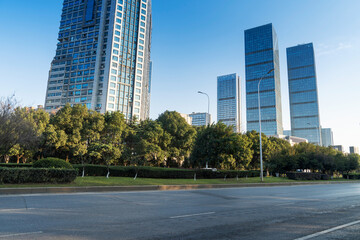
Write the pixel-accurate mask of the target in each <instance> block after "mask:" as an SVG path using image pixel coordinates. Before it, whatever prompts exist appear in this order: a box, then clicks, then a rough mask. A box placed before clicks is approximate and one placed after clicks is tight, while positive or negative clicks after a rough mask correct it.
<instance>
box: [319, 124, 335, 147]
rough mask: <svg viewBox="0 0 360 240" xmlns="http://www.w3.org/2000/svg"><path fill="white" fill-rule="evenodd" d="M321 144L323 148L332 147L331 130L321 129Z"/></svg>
mask: <svg viewBox="0 0 360 240" xmlns="http://www.w3.org/2000/svg"><path fill="white" fill-rule="evenodd" d="M321 142H322V145H323V146H324V147H329V146H333V145H334V136H333V131H332V130H331V128H321Z"/></svg>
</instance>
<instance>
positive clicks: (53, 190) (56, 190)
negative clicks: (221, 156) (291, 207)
mask: <svg viewBox="0 0 360 240" xmlns="http://www.w3.org/2000/svg"><path fill="white" fill-rule="evenodd" d="M349 183H350V184H351V183H360V181H346V182H341V181H339V182H331V181H322V182H285V183H239V184H186V185H140V186H87V187H30V188H0V195H6V194H41V193H54V194H55V193H58V194H59V193H86V192H88V193H90V192H133V191H175V190H196V189H212V188H242V187H274V186H297V185H321V184H349Z"/></svg>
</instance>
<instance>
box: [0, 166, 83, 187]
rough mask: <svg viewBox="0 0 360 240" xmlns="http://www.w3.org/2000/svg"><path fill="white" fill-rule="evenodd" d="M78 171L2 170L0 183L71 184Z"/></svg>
mask: <svg viewBox="0 0 360 240" xmlns="http://www.w3.org/2000/svg"><path fill="white" fill-rule="evenodd" d="M76 176H77V170H75V169H56V168H0V183H2V184H4V183H7V184H21V183H70V182H72V181H74V180H75V178H76Z"/></svg>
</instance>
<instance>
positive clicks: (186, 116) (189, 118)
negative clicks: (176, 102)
mask: <svg viewBox="0 0 360 240" xmlns="http://www.w3.org/2000/svg"><path fill="white" fill-rule="evenodd" d="M180 115H181V116H182V117H183V118H184V119H185V121H186V122H187V123H188V124H189V125H191V124H192V118H191V117H190V116H189V114H186V113H180Z"/></svg>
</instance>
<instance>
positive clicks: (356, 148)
mask: <svg viewBox="0 0 360 240" xmlns="http://www.w3.org/2000/svg"><path fill="white" fill-rule="evenodd" d="M349 150H350V151H349V152H350V154H352V153H356V154H359V148H358V147H355V146H350V147H349Z"/></svg>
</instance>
